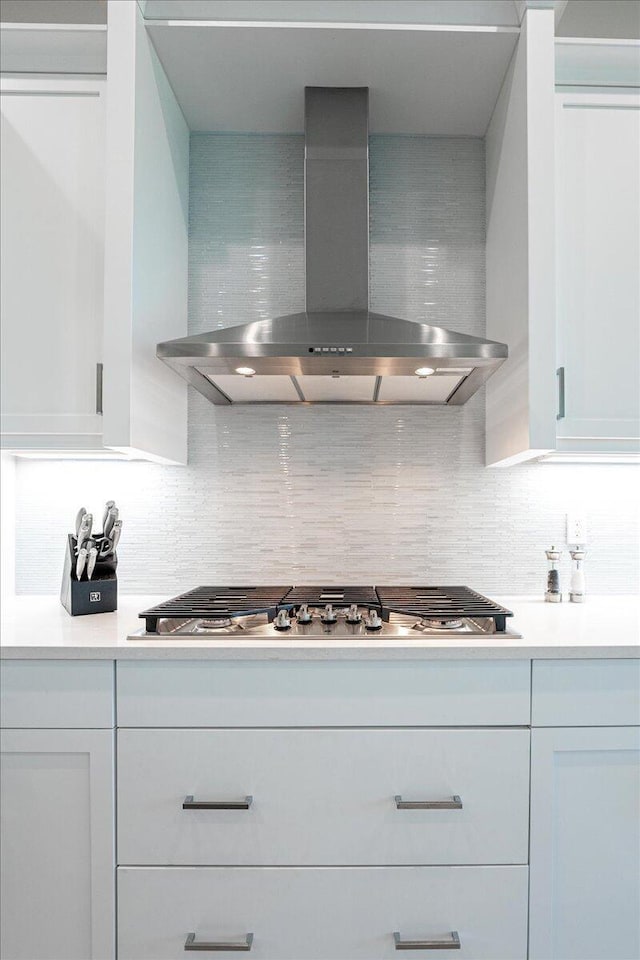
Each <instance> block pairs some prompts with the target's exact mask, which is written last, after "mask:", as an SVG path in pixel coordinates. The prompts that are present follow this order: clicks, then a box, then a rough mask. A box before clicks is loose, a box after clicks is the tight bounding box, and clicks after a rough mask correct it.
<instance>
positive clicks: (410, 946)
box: [393, 930, 460, 950]
mask: <svg viewBox="0 0 640 960" xmlns="http://www.w3.org/2000/svg"><path fill="white" fill-rule="evenodd" d="M393 939H394V940H395V944H396V950H459V949H460V937H459V936H458V932H457V930H452V931H451V933H450V934H449V936H448V937H446V938H445V939H444V940H403V939H402V937H401V936H400V934H399V933H394V935H393Z"/></svg>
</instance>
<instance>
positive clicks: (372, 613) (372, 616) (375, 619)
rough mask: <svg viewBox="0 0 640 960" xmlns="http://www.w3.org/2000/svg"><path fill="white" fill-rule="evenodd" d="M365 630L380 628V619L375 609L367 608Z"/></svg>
mask: <svg viewBox="0 0 640 960" xmlns="http://www.w3.org/2000/svg"><path fill="white" fill-rule="evenodd" d="M364 625H365V627H366V628H367V630H380V629H381V628H382V620H381V619H380V617H379V616H378V611H377V610H369V616H368V617H367V619H366V620H365V622H364Z"/></svg>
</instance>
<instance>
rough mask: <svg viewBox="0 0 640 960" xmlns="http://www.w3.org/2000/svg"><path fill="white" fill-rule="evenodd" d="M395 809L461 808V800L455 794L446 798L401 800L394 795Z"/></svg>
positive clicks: (398, 796)
mask: <svg viewBox="0 0 640 960" xmlns="http://www.w3.org/2000/svg"><path fill="white" fill-rule="evenodd" d="M394 799H395V801H396V809H397V810H462V800H461V799H460V797H459V796H458V795H457V793H456V794H454V795H453V796H452V797H449V798H448V799H447V800H403V799H402V797H401V796H400V795H399V794H398V795H397V796H396V797H394Z"/></svg>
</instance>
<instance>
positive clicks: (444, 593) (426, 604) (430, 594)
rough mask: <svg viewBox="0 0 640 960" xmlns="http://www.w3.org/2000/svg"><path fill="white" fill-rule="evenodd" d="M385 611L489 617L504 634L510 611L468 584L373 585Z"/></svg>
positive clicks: (426, 616)
mask: <svg viewBox="0 0 640 960" xmlns="http://www.w3.org/2000/svg"><path fill="white" fill-rule="evenodd" d="M376 591H377V594H378V597H379V598H380V604H381V606H382V608H383V610H384V611H385V612H387V611H388V612H389V613H405V614H409V615H412V616H418V617H422V618H424V619H426V620H457V619H459V618H461V617H462V618H464V617H490V618H492V619H493V620H494V621H495V625H496V631H497V632H498V633H504V631H505V629H506V618H507V617H512V616H513V613H512V612H511V610H507V609H506V607H501V606H500V604H498V603H495V602H494V601H493V600H489V599H488V598H487V597H483V596H482V594H480V593H476V592H475V591H474V590H470V589H469V587H431V586H423V587H376Z"/></svg>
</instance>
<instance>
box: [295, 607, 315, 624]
mask: <svg viewBox="0 0 640 960" xmlns="http://www.w3.org/2000/svg"><path fill="white" fill-rule="evenodd" d="M312 619H313V618H312V616H311V614H310V613H309V607H308V605H307V604H306V603H303V604H302V606H301V607H300V609H299V610H298V623H311V620H312Z"/></svg>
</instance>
